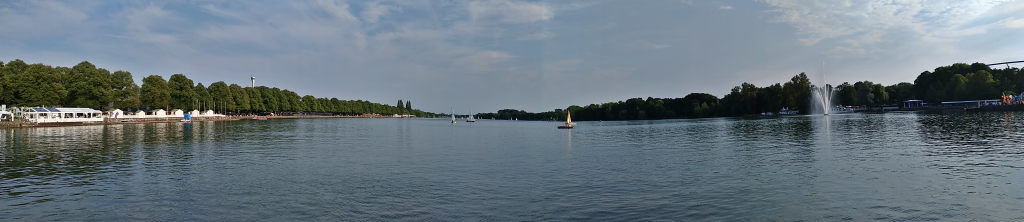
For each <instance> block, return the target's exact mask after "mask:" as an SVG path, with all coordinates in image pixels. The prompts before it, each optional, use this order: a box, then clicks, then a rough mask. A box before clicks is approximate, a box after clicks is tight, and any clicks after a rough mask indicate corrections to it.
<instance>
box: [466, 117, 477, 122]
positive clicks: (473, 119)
mask: <svg viewBox="0 0 1024 222" xmlns="http://www.w3.org/2000/svg"><path fill="white" fill-rule="evenodd" d="M466 122H467V123H475V122H476V118H475V117H473V115H469V117H467V118H466Z"/></svg>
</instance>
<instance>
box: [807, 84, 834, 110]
mask: <svg viewBox="0 0 1024 222" xmlns="http://www.w3.org/2000/svg"><path fill="white" fill-rule="evenodd" d="M834 98H835V91H833V90H832V86H830V85H828V84H824V86H820V87H819V86H812V88H811V106H812V109H811V111H812V113H811V114H815V115H818V114H821V115H826V116H827V115H828V114H831V113H832V107H833V106H832V100H833V99H834Z"/></svg>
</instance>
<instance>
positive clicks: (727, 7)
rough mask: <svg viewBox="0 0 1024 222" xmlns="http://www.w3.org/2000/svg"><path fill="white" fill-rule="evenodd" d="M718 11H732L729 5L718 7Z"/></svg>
mask: <svg viewBox="0 0 1024 222" xmlns="http://www.w3.org/2000/svg"><path fill="white" fill-rule="evenodd" d="M718 9H722V10H729V9H732V6H731V5H722V6H718Z"/></svg>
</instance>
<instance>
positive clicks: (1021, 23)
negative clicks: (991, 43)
mask: <svg viewBox="0 0 1024 222" xmlns="http://www.w3.org/2000/svg"><path fill="white" fill-rule="evenodd" d="M1003 26H1006V27H1007V28H1011V29H1019V28H1024V18H1021V19H1013V20H1008V21H1006V22H1003Z"/></svg>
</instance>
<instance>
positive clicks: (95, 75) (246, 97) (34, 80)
mask: <svg viewBox="0 0 1024 222" xmlns="http://www.w3.org/2000/svg"><path fill="white" fill-rule="evenodd" d="M0 104H8V105H12V106H26V107H36V106H43V107H54V106H56V107H88V108H94V109H100V110H112V109H122V110H154V109H165V110H170V109H171V108H176V109H182V110H200V109H201V110H215V111H218V112H220V113H228V114H260V113H317V114H366V113H377V114H384V115H391V114H410V115H416V116H428V115H433V114H432V113H428V112H424V111H421V110H417V109H413V108H412V105H411V102H409V101H406V102H404V104H402V102H401V101H400V102H399V104H398V106H391V105H385V104H380V103H374V102H369V101H363V100H340V99H337V98H322V97H319V98H318V97H314V96H311V95H304V96H299V94H297V93H295V92H293V91H290V90H287V89H279V88H272V87H266V86H257V87H242V86H239V85H237V84H227V83H225V82H223V81H218V82H214V83H211V84H210V85H209V86H205V85H203V84H202V83H195V82H194V81H193V80H191V79H189V78H188V77H187V76H185V75H183V74H174V75H171V76H170V78H168V79H166V80H165V79H164V78H163V77H162V76H159V75H150V76H146V77H145V78H143V79H142V85H141V86H139V85H137V84H136V83H135V81H134V79H133V77H132V74H131V73H129V72H127V71H114V72H110V71H108V70H107V69H103V68H96V66H94V65H93V64H92V63H89V62H87V61H85V62H81V63H78V64H77V65H75V66H73V67H70V68H69V67H60V66H56V67H54V66H49V65H43V64H27V63H25V62H24V61H21V60H13V61H10V62H8V63H6V64H5V63H4V62H2V61H0Z"/></svg>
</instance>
